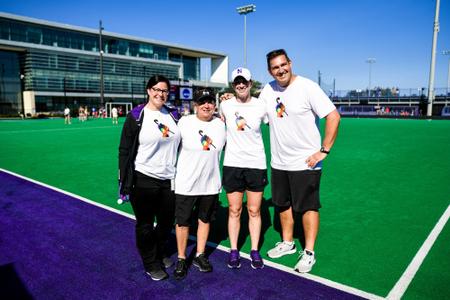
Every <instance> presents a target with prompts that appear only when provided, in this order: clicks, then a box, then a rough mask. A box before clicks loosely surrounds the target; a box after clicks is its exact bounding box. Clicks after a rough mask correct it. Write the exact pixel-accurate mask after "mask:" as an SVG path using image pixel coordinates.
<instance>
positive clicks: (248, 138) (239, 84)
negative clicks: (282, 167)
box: [220, 68, 267, 269]
mask: <svg viewBox="0 0 450 300" xmlns="http://www.w3.org/2000/svg"><path fill="white" fill-rule="evenodd" d="M231 77H232V80H233V88H234V91H235V93H236V97H234V98H231V99H229V100H227V101H223V102H222V104H221V107H220V108H221V114H222V116H223V117H224V119H225V122H226V125H227V147H226V149H225V159H224V162H223V165H224V167H223V181H222V183H223V188H224V189H225V191H226V192H227V198H228V203H229V208H228V212H229V213H228V234H229V237H230V244H231V251H230V255H229V259H228V267H229V268H232V269H237V268H239V267H240V266H241V263H240V257H239V250H238V249H237V246H238V245H237V242H238V237H239V230H240V225H241V224H240V217H241V212H242V202H243V197H244V192H245V193H246V194H247V210H248V215H249V224H248V227H249V231H250V240H251V252H250V258H251V260H252V262H251V266H252V268H253V269H261V268H263V267H264V262H263V260H262V258H261V255H260V254H259V251H258V246H259V238H260V234H261V202H262V196H263V192H264V188H265V186H266V185H267V167H266V155H265V152H264V144H263V140H262V135H261V129H260V125H261V122H264V121H265V120H266V106H265V103H264V102H263V101H261V100H258V99H257V98H254V97H252V96H251V95H250V89H251V87H252V80H251V74H250V71H249V70H248V69H246V68H237V69H236V70H234V71H233V72H232V75H231Z"/></svg>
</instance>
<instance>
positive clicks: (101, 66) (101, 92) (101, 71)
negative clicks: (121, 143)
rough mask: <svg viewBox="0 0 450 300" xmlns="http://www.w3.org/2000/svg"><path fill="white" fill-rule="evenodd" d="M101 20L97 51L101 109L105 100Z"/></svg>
mask: <svg viewBox="0 0 450 300" xmlns="http://www.w3.org/2000/svg"><path fill="white" fill-rule="evenodd" d="M103 29H104V28H103V26H102V20H100V22H99V38H98V39H99V41H98V42H99V50H100V105H101V107H103V105H104V102H105V99H104V90H103V89H104V86H103V41H102V31H103Z"/></svg>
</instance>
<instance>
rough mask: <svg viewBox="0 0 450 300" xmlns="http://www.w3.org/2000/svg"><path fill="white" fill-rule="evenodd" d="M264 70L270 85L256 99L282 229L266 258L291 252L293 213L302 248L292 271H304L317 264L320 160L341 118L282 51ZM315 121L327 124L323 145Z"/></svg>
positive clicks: (269, 59) (269, 56)
mask: <svg viewBox="0 0 450 300" xmlns="http://www.w3.org/2000/svg"><path fill="white" fill-rule="evenodd" d="M267 68H268V71H269V73H270V75H272V77H273V78H274V79H275V80H274V81H272V82H270V83H268V84H266V85H265V86H264V88H263V90H262V91H261V94H260V96H259V98H260V100H262V101H265V103H266V109H267V113H268V118H269V125H270V148H271V166H272V174H271V175H272V177H271V185H272V201H273V203H274V205H275V206H276V208H277V211H278V212H279V214H280V222H281V230H282V241H281V242H279V243H277V244H276V245H275V247H274V248H273V249H271V250H269V251H268V253H267V255H268V256H269V257H271V258H278V257H281V256H284V255H286V254H292V253H295V252H296V247H295V242H294V236H293V233H294V214H299V215H301V218H302V223H303V230H304V234H305V248H304V249H303V251H301V252H300V257H299V260H298V262H297V264H296V265H295V268H294V270H296V271H298V272H309V271H310V270H311V269H312V267H313V265H314V264H315V262H316V259H315V254H314V245H315V242H316V238H317V234H318V231H319V209H320V207H321V204H320V201H319V185H320V177H321V174H322V171H321V169H322V160H324V159H325V158H326V157H327V156H328V155H329V153H330V151H331V148H332V146H333V144H334V141H335V139H336V136H337V132H338V127H339V122H340V116H339V113H338V112H337V110H336V107H335V106H334V105H333V103H332V102H331V100H330V99H329V98H328V96H327V95H326V94H325V93H324V92H323V91H322V89H321V88H320V87H319V86H318V85H317V84H316V83H314V82H313V81H311V80H309V79H307V78H304V77H301V76H298V75H295V74H293V73H292V62H291V60H290V59H289V57H288V55H287V53H286V51H285V50H283V49H279V50H274V51H271V52H269V53H268V54H267ZM319 118H325V119H326V122H325V131H324V132H325V136H324V138H323V140H321V136H320V130H319V122H318V121H319Z"/></svg>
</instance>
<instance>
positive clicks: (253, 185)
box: [222, 166, 268, 193]
mask: <svg viewBox="0 0 450 300" xmlns="http://www.w3.org/2000/svg"><path fill="white" fill-rule="evenodd" d="M267 183H268V181H267V170H266V169H263V170H261V169H250V168H236V167H227V166H224V167H223V169H222V187H223V188H224V190H225V191H226V192H227V193H233V192H244V191H246V190H247V191H250V192H262V191H264V188H265V186H266V185H267Z"/></svg>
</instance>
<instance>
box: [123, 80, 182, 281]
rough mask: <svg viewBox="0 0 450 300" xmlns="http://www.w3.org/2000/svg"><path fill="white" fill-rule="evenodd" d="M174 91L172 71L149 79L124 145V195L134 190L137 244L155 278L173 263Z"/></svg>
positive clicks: (125, 133)
mask: <svg viewBox="0 0 450 300" xmlns="http://www.w3.org/2000/svg"><path fill="white" fill-rule="evenodd" d="M169 91H170V82H169V80H168V79H167V78H166V77H164V76H153V77H151V78H150V79H149V81H148V83H147V94H148V102H147V103H146V104H142V105H139V106H137V107H135V108H134V109H133V110H131V111H130V113H129V114H128V115H127V119H126V121H125V124H124V126H123V130H122V136H121V139H120V146H119V171H120V173H119V176H120V178H119V183H120V194H121V198H122V199H123V198H126V197H124V195H129V199H130V202H131V205H132V207H133V211H134V215H135V216H136V245H137V248H138V250H139V254H140V255H141V258H142V261H143V264H144V268H145V271H146V273H147V274H148V275H150V277H151V278H152V279H153V280H162V279H165V278H167V277H168V274H167V272H166V271H165V270H164V268H163V267H164V266H165V267H166V268H167V267H168V266H170V264H171V262H170V259H169V258H167V257H166V253H165V244H166V242H167V240H168V238H169V235H170V232H171V230H172V228H173V222H174V212H175V194H174V191H173V184H172V183H173V179H174V178H175V164H176V160H177V151H178V145H179V143H180V131H179V130H178V128H177V125H176V123H175V121H176V120H175V117H174V115H173V114H172V111H171V110H170V108H168V107H167V106H166V105H165V103H166V101H167V98H168V95H169ZM155 218H156V222H157V225H156V226H154V221H155Z"/></svg>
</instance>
